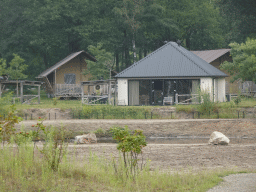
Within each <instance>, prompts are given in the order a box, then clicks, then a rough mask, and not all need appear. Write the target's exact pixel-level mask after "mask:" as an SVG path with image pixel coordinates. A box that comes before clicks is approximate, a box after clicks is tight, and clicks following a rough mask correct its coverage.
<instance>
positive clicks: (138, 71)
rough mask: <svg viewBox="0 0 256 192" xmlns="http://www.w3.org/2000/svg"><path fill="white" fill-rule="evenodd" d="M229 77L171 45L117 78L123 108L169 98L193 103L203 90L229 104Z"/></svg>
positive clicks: (170, 43)
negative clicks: (227, 100) (227, 87)
mask: <svg viewBox="0 0 256 192" xmlns="http://www.w3.org/2000/svg"><path fill="white" fill-rule="evenodd" d="M227 76H228V75H227V74H225V73H224V72H222V71H220V70H219V69H217V68H215V67H214V66H212V65H211V64H209V63H208V62H206V61H205V60H203V59H202V58H200V57H198V56H197V55H195V54H194V53H192V52H191V51H188V50H186V49H185V48H184V47H182V46H180V45H178V44H177V43H175V42H169V43H167V44H165V45H164V46H162V47H160V48H159V49H157V50H156V51H154V52H152V53H151V54H149V55H148V56H146V57H145V58H143V59H141V60H140V61H138V62H136V63H134V64H133V65H131V66H130V67H128V68H127V69H125V70H123V71H122V72H120V73H118V74H117V75H116V76H115V77H116V78H117V80H118V102H119V104H120V105H163V104H165V103H166V101H167V100H168V98H169V100H172V102H170V103H173V102H175V103H180V102H179V101H189V102H190V103H191V102H193V101H195V98H194V99H192V98H191V94H196V92H197V90H198V88H199V87H200V89H201V90H202V91H203V90H204V91H207V92H208V93H209V94H210V96H211V99H212V100H215V101H225V77H227ZM185 95H187V96H185ZM188 95H190V96H188ZM179 96H180V98H181V97H183V99H179ZM170 98H171V99H170ZM185 103H186V102H185Z"/></svg>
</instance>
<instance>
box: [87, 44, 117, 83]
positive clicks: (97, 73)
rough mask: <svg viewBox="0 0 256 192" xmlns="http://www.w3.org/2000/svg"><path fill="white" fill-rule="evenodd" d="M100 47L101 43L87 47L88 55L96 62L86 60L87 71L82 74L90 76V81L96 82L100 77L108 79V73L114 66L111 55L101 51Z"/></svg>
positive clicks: (103, 50)
mask: <svg viewBox="0 0 256 192" xmlns="http://www.w3.org/2000/svg"><path fill="white" fill-rule="evenodd" d="M102 46H103V45H102V44H101V43H98V45H97V46H93V45H90V46H89V47H88V49H89V51H90V53H91V54H92V55H93V56H94V57H95V58H96V60H97V62H93V61H90V60H86V62H87V69H86V70H84V71H83V74H84V75H88V74H90V75H91V78H90V80H96V79H99V78H101V77H103V79H109V78H110V72H111V70H112V67H113V64H114V60H113V55H112V54H111V53H110V52H107V51H106V50H105V49H103V48H102Z"/></svg>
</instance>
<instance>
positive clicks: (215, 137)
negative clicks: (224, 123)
mask: <svg viewBox="0 0 256 192" xmlns="http://www.w3.org/2000/svg"><path fill="white" fill-rule="evenodd" d="M208 144H209V145H210V144H212V145H228V144H229V138H227V137H226V136H225V135H224V134H222V133H221V132H218V131H214V132H213V133H212V134H211V136H210V140H209V142H208Z"/></svg>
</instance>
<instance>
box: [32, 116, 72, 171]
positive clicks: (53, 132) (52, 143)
mask: <svg viewBox="0 0 256 192" xmlns="http://www.w3.org/2000/svg"><path fill="white" fill-rule="evenodd" d="M32 127H36V128H37V131H34V133H33V137H34V138H38V137H39V132H40V131H43V133H44V137H45V138H44V139H45V143H44V145H43V149H41V150H40V149H39V151H40V152H41V154H43V156H44V158H45V160H46V161H47V163H48V165H49V168H51V169H52V170H54V171H57V170H58V167H59V164H60V163H61V161H62V158H63V157H64V155H65V154H66V152H67V146H68V143H67V142H65V140H66V138H67V137H68V135H70V134H69V132H68V130H67V129H65V128H64V127H54V126H51V127H46V126H44V125H43V119H41V118H40V117H39V120H38V122H37V124H36V125H32Z"/></svg>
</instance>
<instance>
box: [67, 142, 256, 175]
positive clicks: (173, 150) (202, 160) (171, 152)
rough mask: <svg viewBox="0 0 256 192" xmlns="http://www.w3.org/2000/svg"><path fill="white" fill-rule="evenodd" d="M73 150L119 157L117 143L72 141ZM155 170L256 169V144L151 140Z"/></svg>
mask: <svg viewBox="0 0 256 192" xmlns="http://www.w3.org/2000/svg"><path fill="white" fill-rule="evenodd" d="M69 152H70V153H69V154H70V155H75V157H76V158H78V159H79V160H81V161H84V160H85V159H87V158H88V156H89V155H90V152H93V153H95V154H97V156H100V157H102V159H103V160H104V159H111V158H112V157H114V158H115V159H117V158H118V157H119V153H118V151H117V149H116V144H103V143H100V144H91V145H85V144H84V145H78V146H74V145H70V146H69ZM143 157H144V160H146V159H148V160H149V163H150V168H151V170H154V169H157V168H159V170H165V171H170V172H175V171H179V170H184V171H186V170H193V171H201V170H208V169H211V170H212V169H234V170H254V171H255V170H256V161H255V159H256V144H255V143H252V144H230V145H228V146H218V145H208V144H206V143H204V144H148V145H147V146H146V147H145V149H144V150H143Z"/></svg>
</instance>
